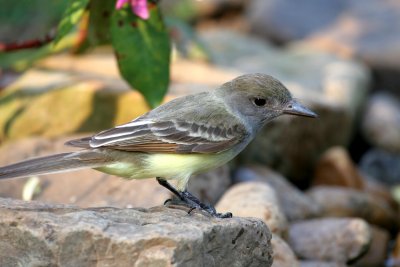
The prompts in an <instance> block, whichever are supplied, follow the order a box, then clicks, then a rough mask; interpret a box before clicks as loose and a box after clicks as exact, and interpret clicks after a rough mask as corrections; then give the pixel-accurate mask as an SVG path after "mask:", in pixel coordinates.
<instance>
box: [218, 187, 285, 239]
mask: <svg viewBox="0 0 400 267" xmlns="http://www.w3.org/2000/svg"><path fill="white" fill-rule="evenodd" d="M215 208H216V209H217V210H218V212H232V213H233V215H234V216H240V217H254V218H259V219H261V220H263V221H264V222H265V224H266V225H268V227H269V229H270V230H271V232H272V233H274V234H277V235H279V236H286V234H287V227H288V223H287V219H286V217H285V215H284V214H283V212H282V211H281V209H280V206H279V202H278V199H277V197H276V194H275V191H274V189H273V188H272V187H270V186H269V185H268V184H267V183H263V182H245V183H239V184H236V185H234V186H232V187H231V188H229V190H228V191H227V192H226V193H225V194H224V195H223V196H222V198H221V199H220V201H219V202H218V203H217V205H216V206H215Z"/></svg>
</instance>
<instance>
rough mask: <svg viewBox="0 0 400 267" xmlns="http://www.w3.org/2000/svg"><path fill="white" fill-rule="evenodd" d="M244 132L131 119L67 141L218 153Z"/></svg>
mask: <svg viewBox="0 0 400 267" xmlns="http://www.w3.org/2000/svg"><path fill="white" fill-rule="evenodd" d="M245 133H246V131H245V129H244V127H240V125H239V124H235V125H233V126H231V127H229V128H226V127H224V126H223V125H219V126H209V125H204V124H199V123H196V122H181V121H172V120H170V121H147V122H146V123H145V124H144V123H142V122H141V121H138V122H137V124H135V123H134V121H133V122H130V123H128V124H125V125H121V126H118V127H115V128H112V129H109V130H106V131H103V132H100V133H99V134H96V135H94V136H92V137H91V138H87V137H86V138H83V139H78V140H72V141H70V142H68V143H67V144H68V145H72V146H79V147H92V148H98V147H105V148H112V149H117V150H123V151H136V152H147V153H218V152H222V151H225V150H228V149H229V148H231V147H233V146H234V145H236V144H238V143H239V142H240V141H241V140H242V139H243V138H245V136H246V134H245Z"/></svg>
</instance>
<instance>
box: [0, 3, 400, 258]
mask: <svg viewBox="0 0 400 267" xmlns="http://www.w3.org/2000/svg"><path fill="white" fill-rule="evenodd" d="M43 2H44V1H43V0H42V1H41V0H36V1H31V2H30V4H28V5H27V4H26V1H21V2H19V1H11V2H10V1H5V0H0V4H1V5H0V6H1V9H0V165H6V164H10V163H13V162H15V161H19V160H22V159H25V158H28V157H33V156H39V155H44V154H50V153H56V152H61V151H69V150H70V149H69V148H67V147H64V146H63V143H64V142H65V141H66V140H68V139H72V138H76V137H79V136H84V135H87V134H91V133H94V132H96V131H100V130H103V129H106V128H110V127H113V126H114V125H118V124H122V123H125V122H128V121H130V120H132V119H134V118H135V117H137V116H139V115H141V114H143V113H144V112H146V111H147V110H148V109H149V107H148V105H147V103H146V101H145V100H144V98H143V97H142V95H140V94H139V93H138V92H137V91H134V90H131V89H130V87H129V86H128V84H127V83H126V82H125V81H124V80H123V79H122V78H121V77H120V74H119V72H118V68H117V64H116V61H115V58H114V54H113V51H112V49H111V47H109V46H102V45H99V46H97V47H96V48H93V49H82V46H81V45H80V44H81V43H80V39H79V36H80V34H82V31H80V30H79V27H77V29H76V31H75V33H74V34H73V35H72V37H71V39H70V40H68V41H66V42H64V43H63V44H61V45H60V46H59V47H58V48H57V49H54V50H56V51H49V50H48V49H49V48H45V49H44V48H37V49H28V50H24V51H17V52H14V51H13V52H4V50H1V48H2V47H4V45H5V44H10V43H21V42H26V41H29V40H42V41H43V40H46V38H47V37H48V36H49V34H50V35H51V34H52V32H54V31H55V29H56V26H57V24H58V23H59V21H60V19H61V16H62V14H63V12H64V10H65V8H66V6H67V4H68V0H51V1H50V0H47V1H45V2H46V4H43ZM158 5H160V6H161V12H162V14H163V17H164V20H165V22H166V25H167V27H168V31H169V35H170V38H171V40H172V47H173V48H172V58H171V65H170V85H169V89H168V93H167V95H166V97H165V101H168V100H170V99H172V98H175V97H177V96H182V95H186V94H192V93H195V92H200V91H205V90H212V89H213V88H216V87H218V86H219V85H221V84H222V83H224V82H226V81H228V80H230V79H232V78H234V77H236V76H238V75H240V74H244V73H254V72H262V73H267V74H270V75H272V76H274V77H276V78H278V79H279V80H281V81H282V82H283V83H284V84H285V85H286V86H287V87H288V88H289V90H290V91H291V92H292V93H293V95H294V96H295V97H296V98H297V99H299V100H300V102H302V103H303V104H305V105H306V106H308V107H309V108H310V109H312V110H314V111H315V112H316V113H318V114H319V118H318V119H314V120H311V119H305V118H292V117H289V116H287V117H282V118H279V119H278V120H276V121H274V122H272V123H270V124H269V125H267V127H265V129H263V131H262V133H261V134H260V135H259V136H258V137H257V139H256V140H255V141H254V142H253V143H252V144H251V145H250V146H249V147H248V148H247V149H246V150H245V151H244V152H243V153H241V154H240V156H239V157H238V158H237V159H236V160H235V162H234V163H231V164H229V165H227V166H224V167H222V168H220V169H218V170H215V171H212V172H210V173H208V174H204V175H202V177H201V178H200V179H197V177H195V178H193V179H192V180H191V183H190V187H189V188H191V189H192V190H193V191H194V193H195V194H197V195H200V196H201V197H202V199H203V200H205V201H208V202H211V203H213V204H215V203H217V201H218V199H219V198H220V197H221V196H222V195H223V193H224V192H225V191H226V190H227V189H228V188H229V187H230V186H231V185H232V184H234V183H238V182H243V181H251V180H259V178H254V175H250V174H249V173H251V172H252V171H254V170H255V169H257V168H259V167H262V168H267V169H269V170H273V171H274V172H276V173H279V174H280V175H283V176H284V177H285V178H286V179H287V180H288V181H290V183H292V184H293V185H295V187H296V188H298V189H300V190H302V191H301V192H302V193H305V194H306V195H307V197H309V198H310V199H312V201H314V202H316V203H318V205H319V206H320V207H322V209H323V210H325V211H324V212H320V213H313V215H310V217H321V216H339V217H343V216H350V217H351V216H353V217H361V218H363V219H365V220H367V221H368V222H369V223H370V224H371V225H375V226H376V227H378V228H379V231H381V232H380V233H383V234H382V235H383V236H385V238H384V239H383V241H382V240H381V241H379V242H380V243H379V245H380V247H383V249H382V253H381V254H380V255H379V256H376V257H377V258H378V259H376V261H375V263H373V264H371V265H368V264H367V263H362V264H361V265H358V266H384V264H385V262H386V266H400V265H396V264H398V260H399V258H400V240H397V241H396V236H397V229H398V222H399V221H398V215H399V213H398V202H399V201H400V2H399V1H398V0H364V1H358V0H331V1H317V0H303V1H297V0H203V1H195V0H161V1H159V3H158ZM1 51H3V52H1ZM153 78H154V79H157V77H153ZM255 166H256V167H255ZM257 170H258V169H257ZM258 173H259V172H258ZM319 190H320V191H319ZM324 190H327V191H324ZM334 190H336V191H334ZM319 194H322V195H323V196H332V199H330V198H329V197H326V199H324V198H325V197H320V196H321V195H319ZM357 194H358V195H360V198H359V199H358V200H357V201H361V200H360V199H362V200H363V201H364V202H362V204H360V203H358V204H359V205H361V206H362V208H363V209H366V210H369V212H375V210H374V207H370V206H368V205H369V204H371V202H374V201H378V202H379V201H381V202H382V203H381V204H382V205H381V204H379V205H380V206H379V205H378V206H379V208H377V209H378V211H376V212H375V213H374V214H375V215H376V214H377V213H379V212H381V209H383V210H384V212H383V213H382V212H381V213H379V214H386V215H381V216H383V217H384V218H381V217H379V216H378V215H377V216H378V217H379V219H377V220H375V219H371V217H373V216H372V215H371V214H370V213H368V212H366V213H362V214H361V213H360V210H359V209H360V206H357V207H353V206H351V205H355V204H354V202H355V201H356V200H354V195H357ZM358 195H357V196H358ZM168 196H169V195H168V192H166V191H165V190H164V189H163V188H160V187H159V186H158V185H156V182H154V181H153V179H152V180H146V181H132V182H130V183H126V182H125V181H123V180H122V179H118V178H115V177H110V176H108V175H105V174H102V173H97V172H94V171H91V170H84V171H79V172H76V173H68V174H59V175H46V176H43V177H41V178H40V180H38V179H37V178H31V179H20V180H11V181H0V197H13V198H24V199H28V200H29V199H37V200H44V201H48V202H53V203H72V204H76V205H79V206H83V207H87V206H102V205H108V206H117V207H126V206H129V207H131V206H134V207H136V206H140V207H150V206H154V205H160V204H162V203H163V201H164V200H165V199H166V198H168ZM288 197H289V196H288ZM352 197H353V198H352ZM343 198H345V199H346V198H348V201H347V202H346V203H345V204H343V203H337V199H342V200H343ZM371 199H372V200H371ZM370 200H371V202H369V201H370ZM335 201H336V202H335ZM327 202H329V203H327ZM349 203H350V204H349ZM332 205H333V207H332ZM335 205H336V206H335ZM341 205H342V206H341ZM343 205H344V206H343ZM352 209H354V210H352ZM349 210H350V211H349ZM351 212H353V213H351ZM322 214H323V215H322ZM375 215H374V216H375ZM385 216H386V217H385ZM374 218H375V217H374ZM297 219H298V218H297ZM302 219H304V218H302ZM377 221H378V222H377ZM396 242H398V243H399V244H397V243H396ZM374 264H375V265H374Z"/></svg>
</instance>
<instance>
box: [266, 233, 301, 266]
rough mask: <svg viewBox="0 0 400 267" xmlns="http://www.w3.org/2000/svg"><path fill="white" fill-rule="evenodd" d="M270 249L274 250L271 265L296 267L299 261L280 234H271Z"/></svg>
mask: <svg viewBox="0 0 400 267" xmlns="http://www.w3.org/2000/svg"><path fill="white" fill-rule="evenodd" d="M271 245H272V251H273V252H274V262H273V263H272V267H298V266H299V261H298V260H297V257H296V255H295V254H294V253H293V251H292V249H291V248H290V247H289V245H288V244H287V243H286V241H285V240H283V239H282V238H281V237H280V236H278V235H275V234H272V239H271Z"/></svg>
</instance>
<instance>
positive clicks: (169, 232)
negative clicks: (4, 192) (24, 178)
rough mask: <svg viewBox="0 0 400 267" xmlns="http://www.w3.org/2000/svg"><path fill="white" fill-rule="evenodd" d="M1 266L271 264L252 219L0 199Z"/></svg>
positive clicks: (266, 235)
mask: <svg viewBox="0 0 400 267" xmlns="http://www.w3.org/2000/svg"><path fill="white" fill-rule="evenodd" d="M0 212H1V214H2V216H1V218H0V240H1V241H0V265H1V266H89V265H90V266H92V265H95V266H115V267H116V266H176V267H178V266H254V267H256V266H271V265H272V248H271V244H270V240H271V233H270V232H269V230H268V228H267V227H266V226H265V224H264V223H263V222H261V221H260V220H256V219H244V218H232V219H213V218H210V217H208V216H205V215H203V214H199V213H197V212H195V213H193V214H192V215H188V214H187V212H186V211H184V210H179V209H172V208H166V207H155V208H152V209H149V210H145V209H117V208H96V209H80V208H77V207H74V206H64V205H48V204H43V203H39V202H30V203H27V202H22V201H17V200H10V199H0Z"/></svg>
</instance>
